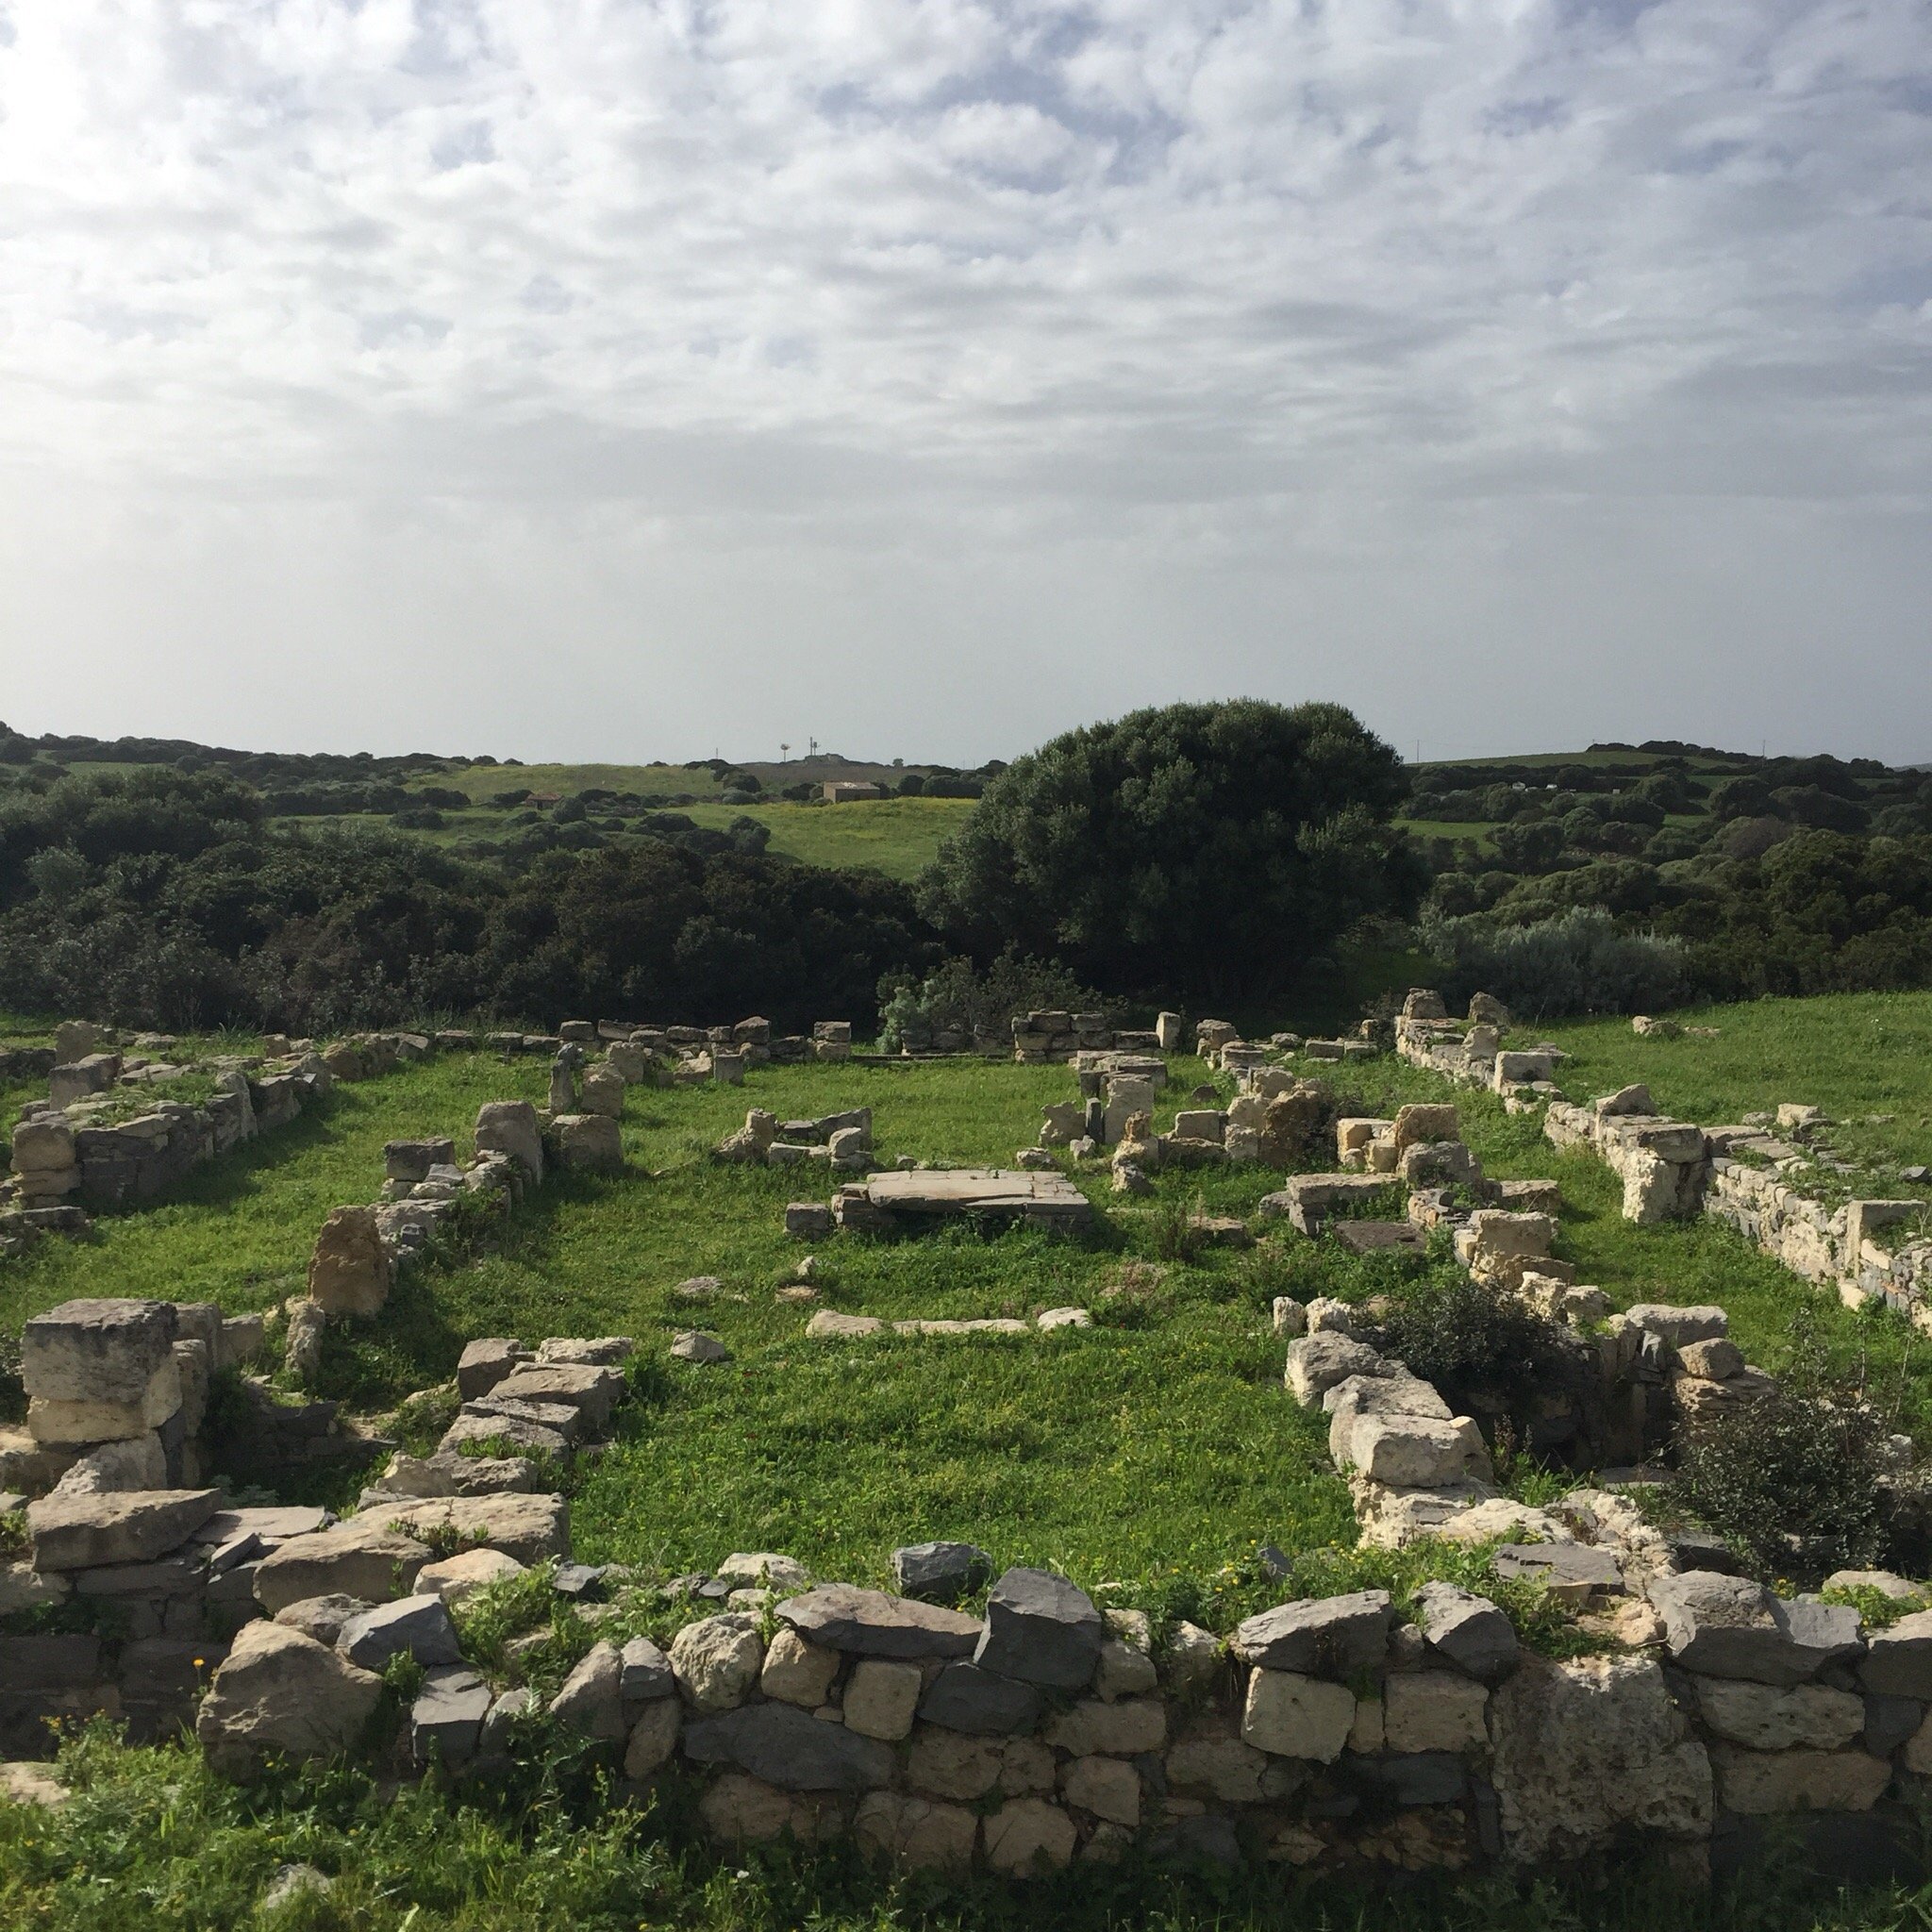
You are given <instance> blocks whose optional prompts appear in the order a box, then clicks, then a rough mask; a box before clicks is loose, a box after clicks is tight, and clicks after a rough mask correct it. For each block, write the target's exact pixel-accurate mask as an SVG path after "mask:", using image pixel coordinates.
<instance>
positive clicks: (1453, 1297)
mask: <svg viewBox="0 0 1932 1932" xmlns="http://www.w3.org/2000/svg"><path fill="white" fill-rule="evenodd" d="M1380 1308H1381V1312H1380V1313H1379V1315H1378V1316H1377V1318H1376V1320H1375V1321H1374V1324H1362V1323H1359V1322H1358V1323H1357V1324H1356V1332H1357V1334H1358V1335H1360V1336H1361V1337H1362V1339H1363V1340H1364V1341H1367V1342H1369V1344H1370V1345H1371V1346H1372V1347H1374V1348H1378V1349H1380V1350H1381V1351H1382V1353H1383V1354H1384V1355H1388V1356H1393V1357H1395V1358H1396V1359H1397V1360H1399V1361H1404V1362H1407V1364H1408V1368H1409V1372H1410V1374H1416V1375H1420V1376H1421V1377H1422V1378H1423V1380H1424V1381H1425V1382H1433V1383H1434V1384H1435V1385H1436V1387H1437V1388H1438V1389H1439V1390H1440V1391H1441V1393H1442V1399H1443V1400H1444V1401H1445V1402H1447V1403H1448V1404H1449V1406H1450V1407H1451V1408H1452V1409H1454V1410H1455V1411H1456V1412H1457V1414H1459V1415H1467V1414H1471V1413H1476V1414H1480V1413H1481V1412H1483V1411H1484V1410H1489V1411H1491V1412H1492V1413H1493V1411H1494V1410H1495V1409H1496V1408H1497V1407H1501V1408H1503V1409H1504V1410H1506V1411H1507V1413H1508V1414H1509V1415H1510V1416H1512V1417H1516V1418H1521V1417H1524V1416H1525V1415H1526V1414H1527V1412H1528V1410H1529V1409H1530V1407H1531V1406H1532V1405H1533V1404H1534V1403H1535V1401H1536V1400H1537V1398H1538V1397H1539V1396H1541V1395H1545V1394H1547V1393H1549V1392H1550V1391H1551V1389H1552V1387H1553V1386H1554V1385H1557V1384H1560V1383H1563V1382H1565V1381H1567V1380H1568V1378H1569V1375H1570V1372H1571V1357H1570V1351H1569V1349H1568V1348H1567V1347H1566V1346H1565V1331H1564V1330H1563V1328H1562V1327H1561V1326H1560V1325H1559V1324H1557V1323H1555V1322H1552V1321H1550V1320H1549V1319H1548V1318H1547V1317H1546V1316H1543V1315H1540V1314H1538V1313H1537V1311H1536V1310H1535V1309H1534V1308H1532V1307H1530V1306H1529V1304H1528V1303H1527V1302H1525V1301H1524V1299H1523V1297H1522V1296H1521V1295H1518V1294H1510V1293H1507V1292H1506V1291H1501V1290H1498V1289H1494V1288H1488V1287H1485V1286H1484V1285H1483V1284H1482V1283H1481V1282H1479V1281H1473V1280H1471V1279H1470V1278H1469V1277H1468V1276H1467V1275H1459V1276H1457V1277H1456V1278H1454V1279H1451V1280H1446V1281H1445V1280H1442V1279H1440V1278H1430V1277H1424V1278H1423V1279H1421V1280H1418V1281H1415V1282H1412V1283H1407V1284H1405V1285H1404V1286H1402V1287H1401V1288H1398V1289H1396V1290H1394V1291H1391V1293H1390V1294H1389V1295H1388V1296H1387V1297H1386V1298H1385V1299H1384V1300H1383V1302H1382V1303H1381V1304H1380Z"/></svg>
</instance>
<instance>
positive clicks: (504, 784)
mask: <svg viewBox="0 0 1932 1932" xmlns="http://www.w3.org/2000/svg"><path fill="white" fill-rule="evenodd" d="M406 782H407V784H408V787H409V789H410V790H411V791H423V790H424V789H425V787H436V788H441V789H442V790H445V791H465V792H468V794H469V795H470V796H471V797H472V798H477V799H482V798H494V797H496V796H497V795H498V794H499V793H500V792H505V791H555V792H558V793H559V794H562V793H568V792H572V791H640V792H658V793H666V792H673V791H689V792H690V793H691V796H692V797H693V798H715V797H717V795H718V793H719V791H721V790H722V789H723V788H722V787H721V786H720V785H719V782H718V779H717V777H716V776H715V775H714V774H713V773H712V772H711V770H710V768H709V767H708V766H705V765H700V766H697V767H696V768H695V769H692V770H687V769H686V768H685V767H684V766H683V765H452V766H451V767H450V768H449V769H448V770H447V771H443V772H427V773H425V774H423V775H422V776H420V777H417V778H411V779H408V780H407V781H406Z"/></svg>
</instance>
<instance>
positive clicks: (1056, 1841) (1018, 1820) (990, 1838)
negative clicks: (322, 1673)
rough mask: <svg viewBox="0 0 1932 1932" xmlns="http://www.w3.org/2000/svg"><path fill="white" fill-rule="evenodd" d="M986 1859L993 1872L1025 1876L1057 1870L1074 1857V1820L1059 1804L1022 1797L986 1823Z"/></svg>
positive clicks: (992, 1815)
mask: <svg viewBox="0 0 1932 1932" xmlns="http://www.w3.org/2000/svg"><path fill="white" fill-rule="evenodd" d="M984 1830H985V1835H986V1860H987V1863H988V1864H989V1865H991V1867H992V1869H993V1870H994V1871H995V1872H1003V1873H1006V1874H1009V1875H1013V1876H1025V1875H1027V1874H1032V1873H1034V1872H1046V1871H1059V1870H1061V1869H1062V1868H1064V1867H1065V1866H1066V1865H1068V1864H1069V1863H1070V1862H1071V1861H1072V1859H1073V1856H1074V1821H1073V1820H1072V1819H1071V1818H1069V1817H1068V1816H1067V1814H1066V1813H1065V1812H1064V1811H1062V1810H1061V1809H1060V1807H1058V1805H1049V1804H1047V1803H1046V1802H1045V1801H1044V1800H1042V1799H1038V1798H1021V1799H1018V1800H1017V1801H1015V1802H1014V1803H1012V1804H1009V1805H1003V1806H1002V1807H1000V1808H999V1809H998V1810H997V1811H995V1812H993V1813H992V1814H991V1816H990V1817H989V1818H987V1820H986V1821H985V1825H984Z"/></svg>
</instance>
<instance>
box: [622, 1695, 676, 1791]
mask: <svg viewBox="0 0 1932 1932" xmlns="http://www.w3.org/2000/svg"><path fill="white" fill-rule="evenodd" d="M683 1726H684V1709H683V1707H682V1706H681V1705H680V1704H679V1703H678V1701H677V1699H676V1698H675V1697H659V1698H655V1699H653V1700H652V1702H650V1703H649V1704H647V1705H645V1706H644V1708H643V1714H642V1715H641V1717H640V1718H639V1719H638V1721H637V1723H636V1724H633V1725H632V1726H631V1731H630V1738H629V1740H628V1741H627V1742H626V1744H625V1751H624V1774H625V1777H627V1778H634V1779H642V1778H647V1777H649V1776H650V1775H651V1774H652V1773H653V1772H655V1771H656V1770H658V1767H659V1766H660V1765H662V1764H664V1763H666V1762H667V1761H668V1760H669V1759H670V1757H671V1754H672V1753H673V1752H674V1751H675V1750H676V1749H677V1734H678V1732H679V1731H680V1730H681V1729H682V1728H683Z"/></svg>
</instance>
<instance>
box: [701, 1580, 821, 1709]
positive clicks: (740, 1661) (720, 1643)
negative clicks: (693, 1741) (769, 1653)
mask: <svg viewBox="0 0 1932 1932" xmlns="http://www.w3.org/2000/svg"><path fill="white" fill-rule="evenodd" d="M794 1601H796V1600H795V1599H794ZM764 1660H765V1646H764V1644H763V1642H762V1641H760V1639H759V1637H758V1626H757V1624H754V1623H753V1621H752V1619H751V1618H749V1617H744V1616H739V1615H736V1614H727V1615H725V1616H722V1617H707V1618H705V1619H703V1620H702V1621H701V1622H699V1623H696V1624H686V1625H685V1626H684V1628H683V1629H682V1630H680V1631H679V1632H678V1633H677V1635H676V1636H675V1637H674V1638H673V1639H672V1640H671V1668H672V1671H673V1672H674V1674H675V1675H676V1678H677V1687H678V1689H679V1690H680V1691H683V1692H684V1694H685V1696H686V1698H687V1699H688V1700H689V1701H690V1702H691V1705H692V1707H694V1708H696V1709H697V1710H699V1711H704V1712H710V1711H721V1710H730V1709H733V1708H735V1707H737V1706H738V1705H741V1704H742V1703H743V1702H744V1700H745V1698H746V1696H747V1695H748V1694H749V1693H750V1691H751V1687H752V1686H753V1685H754V1684H755V1683H757V1682H758V1672H759V1670H760V1668H761V1667H762V1666H763V1664H764Z"/></svg>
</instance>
